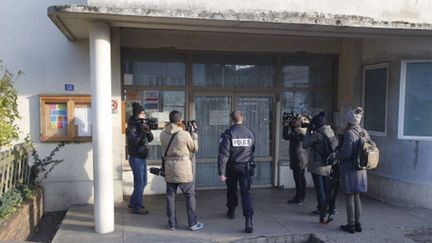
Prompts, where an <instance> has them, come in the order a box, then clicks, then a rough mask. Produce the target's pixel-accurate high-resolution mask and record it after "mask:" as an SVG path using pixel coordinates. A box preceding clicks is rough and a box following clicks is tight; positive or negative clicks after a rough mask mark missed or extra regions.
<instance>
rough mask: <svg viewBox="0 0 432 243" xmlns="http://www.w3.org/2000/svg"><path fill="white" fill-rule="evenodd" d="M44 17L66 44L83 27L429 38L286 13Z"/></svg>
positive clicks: (131, 11)
mask: <svg viewBox="0 0 432 243" xmlns="http://www.w3.org/2000/svg"><path fill="white" fill-rule="evenodd" d="M48 17H49V18H50V19H51V20H52V21H53V22H54V24H55V25H56V26H57V27H58V28H59V29H60V31H61V32H62V33H63V34H64V35H65V36H66V37H67V38H68V39H69V40H77V39H88V24H89V23H90V22H94V21H102V22H106V23H108V24H110V25H111V26H113V27H124V28H144V29H165V30H185V31H206V32H224V33H226V32H232V33H248V34H270V35H295V36H320V37H432V25H431V24H429V23H409V22H402V21H380V20H375V19H373V18H369V17H362V16H351V15H332V14H322V13H299V12H287V11H280V12H279V11H278V12H275V11H251V12H236V11H231V10H229V11H223V12H210V11H204V10H203V11H200V10H194V11H192V10H161V9H143V8H116V7H94V6H88V5H59V6H51V7H49V8H48Z"/></svg>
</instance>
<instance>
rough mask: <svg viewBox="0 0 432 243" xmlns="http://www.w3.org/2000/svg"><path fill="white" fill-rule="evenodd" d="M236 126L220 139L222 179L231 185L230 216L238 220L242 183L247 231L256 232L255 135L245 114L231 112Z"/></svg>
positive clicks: (229, 191)
mask: <svg viewBox="0 0 432 243" xmlns="http://www.w3.org/2000/svg"><path fill="white" fill-rule="evenodd" d="M230 116H231V121H232V123H233V125H232V126H231V128H230V129H228V130H226V131H225V132H224V133H223V134H222V136H221V138H220V140H219V156H218V169H219V179H220V180H221V181H226V184H227V207H228V212H227V216H228V217H229V218H231V219H233V218H234V210H235V208H236V206H237V203H238V199H237V183H238V184H240V194H241V202H242V206H243V216H244V217H245V218H246V222H245V232H246V233H252V231H253V228H252V215H253V213H254V212H253V208H252V197H251V175H253V172H252V167H253V166H254V163H255V162H254V152H255V134H254V133H253V132H252V131H251V130H250V129H249V128H247V127H245V126H243V124H242V123H243V114H242V113H241V112H240V111H234V112H232V113H231V115H230Z"/></svg>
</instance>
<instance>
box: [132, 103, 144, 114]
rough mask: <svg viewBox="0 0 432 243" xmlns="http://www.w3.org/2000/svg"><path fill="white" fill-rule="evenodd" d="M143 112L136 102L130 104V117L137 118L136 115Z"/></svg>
mask: <svg viewBox="0 0 432 243" xmlns="http://www.w3.org/2000/svg"><path fill="white" fill-rule="evenodd" d="M142 111H144V108H143V107H142V106H141V105H140V104H139V103H137V102H134V103H132V115H133V116H134V117H138V114H139V113H141V112H142Z"/></svg>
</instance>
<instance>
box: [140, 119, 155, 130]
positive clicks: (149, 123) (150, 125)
mask: <svg viewBox="0 0 432 243" xmlns="http://www.w3.org/2000/svg"><path fill="white" fill-rule="evenodd" d="M138 124H140V125H141V126H143V127H144V128H147V129H146V130H157V129H158V119H157V118H139V119H138Z"/></svg>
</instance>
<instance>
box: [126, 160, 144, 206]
mask: <svg viewBox="0 0 432 243" xmlns="http://www.w3.org/2000/svg"><path fill="white" fill-rule="evenodd" d="M129 165H130V167H131V168H132V173H133V177H134V190H133V193H132V196H131V198H130V203H129V204H130V206H131V208H135V209H138V208H143V207H144V205H143V200H142V198H143V192H144V187H145V186H146V185H147V161H146V160H145V159H140V158H138V157H129Z"/></svg>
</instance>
